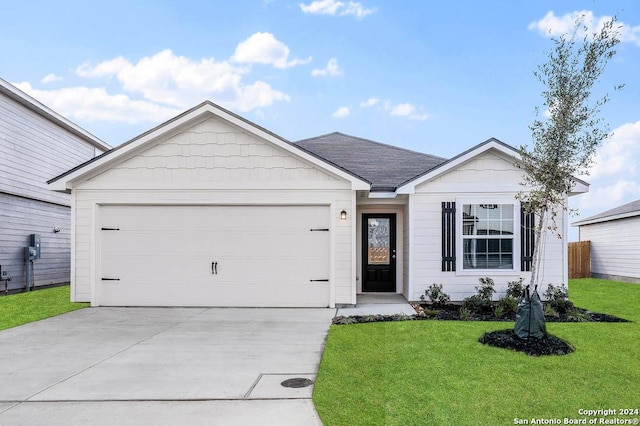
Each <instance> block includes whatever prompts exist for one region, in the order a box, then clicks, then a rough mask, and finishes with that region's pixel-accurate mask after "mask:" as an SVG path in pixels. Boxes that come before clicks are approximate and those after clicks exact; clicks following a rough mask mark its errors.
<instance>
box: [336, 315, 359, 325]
mask: <svg viewBox="0 0 640 426" xmlns="http://www.w3.org/2000/svg"><path fill="white" fill-rule="evenodd" d="M357 322H358V321H357V320H356V319H355V318H353V317H344V316H339V317H335V318H334V319H333V323H334V324H337V325H348V324H355V323H357Z"/></svg>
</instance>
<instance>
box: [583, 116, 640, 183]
mask: <svg viewBox="0 0 640 426" xmlns="http://www.w3.org/2000/svg"><path fill="white" fill-rule="evenodd" d="M639 142H640V121H636V122H635V123H627V124H624V125H622V126H620V127H618V128H617V129H615V130H614V131H613V136H612V137H611V138H610V139H607V140H606V141H604V143H603V144H602V146H601V147H600V149H599V151H598V155H597V156H596V163H595V165H594V166H593V167H592V168H591V170H590V178H591V179H598V178H601V177H607V176H637V175H639V174H640V173H639V171H640V169H639V168H638V159H639V158H640V143H639Z"/></svg>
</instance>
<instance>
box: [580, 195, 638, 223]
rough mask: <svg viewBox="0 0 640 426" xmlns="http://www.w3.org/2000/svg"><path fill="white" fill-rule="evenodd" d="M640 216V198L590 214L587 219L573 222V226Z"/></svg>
mask: <svg viewBox="0 0 640 426" xmlns="http://www.w3.org/2000/svg"><path fill="white" fill-rule="evenodd" d="M634 216H640V200H636V201H632V202H630V203H627V204H624V205H622V206H619V207H616V208H613V209H611V210H607V211H605V212H602V213H599V214H596V215H594V216H590V217H588V218H586V219H582V220H579V221H577V222H574V223H572V224H571V225H573V226H583V225H591V224H594V223H600V222H608V221H611V220H618V219H625V218H628V217H634Z"/></svg>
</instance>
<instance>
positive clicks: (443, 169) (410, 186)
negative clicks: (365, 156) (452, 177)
mask: <svg viewBox="0 0 640 426" xmlns="http://www.w3.org/2000/svg"><path fill="white" fill-rule="evenodd" d="M491 149H495V150H497V151H499V152H502V153H503V154H505V155H508V156H510V157H513V158H514V160H515V161H517V160H519V159H520V154H518V152H517V151H516V150H514V149H513V148H511V147H509V146H508V145H506V144H504V143H502V142H499V141H497V140H495V139H490V140H489V141H487V142H483V143H482V144H480V145H478V146H476V147H475V148H472V149H470V150H469V151H466V152H464V153H462V154H460V155H458V156H456V157H453V158H452V159H451V160H449V161H447V162H445V163H442V164H441V165H439V166H437V167H436V168H434V169H432V170H430V171H429V172H427V173H425V174H424V175H422V176H419V177H418V178H416V179H414V180H412V181H410V182H407V183H405V184H403V185H401V186H400V187H399V188H398V189H397V190H396V192H397V193H398V194H413V193H415V190H416V186H418V185H420V184H422V183H424V182H426V181H428V180H431V179H433V178H435V177H437V176H440V175H442V174H444V173H447V172H448V171H450V170H453V169H455V168H456V167H458V166H460V165H461V164H463V163H466V162H467V161H469V160H471V159H472V158H474V157H476V156H478V155H480V154H482V153H484V152H487V151H489V150H491Z"/></svg>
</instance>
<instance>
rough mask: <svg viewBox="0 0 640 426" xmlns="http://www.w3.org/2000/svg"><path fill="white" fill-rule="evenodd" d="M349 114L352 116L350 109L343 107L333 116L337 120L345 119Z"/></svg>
mask: <svg viewBox="0 0 640 426" xmlns="http://www.w3.org/2000/svg"><path fill="white" fill-rule="evenodd" d="M349 114H351V111H350V110H349V107H346V106H343V107H340V108H338V109H337V110H335V112H334V113H333V114H331V115H332V116H333V117H336V118H344V117H348V116H349Z"/></svg>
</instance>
